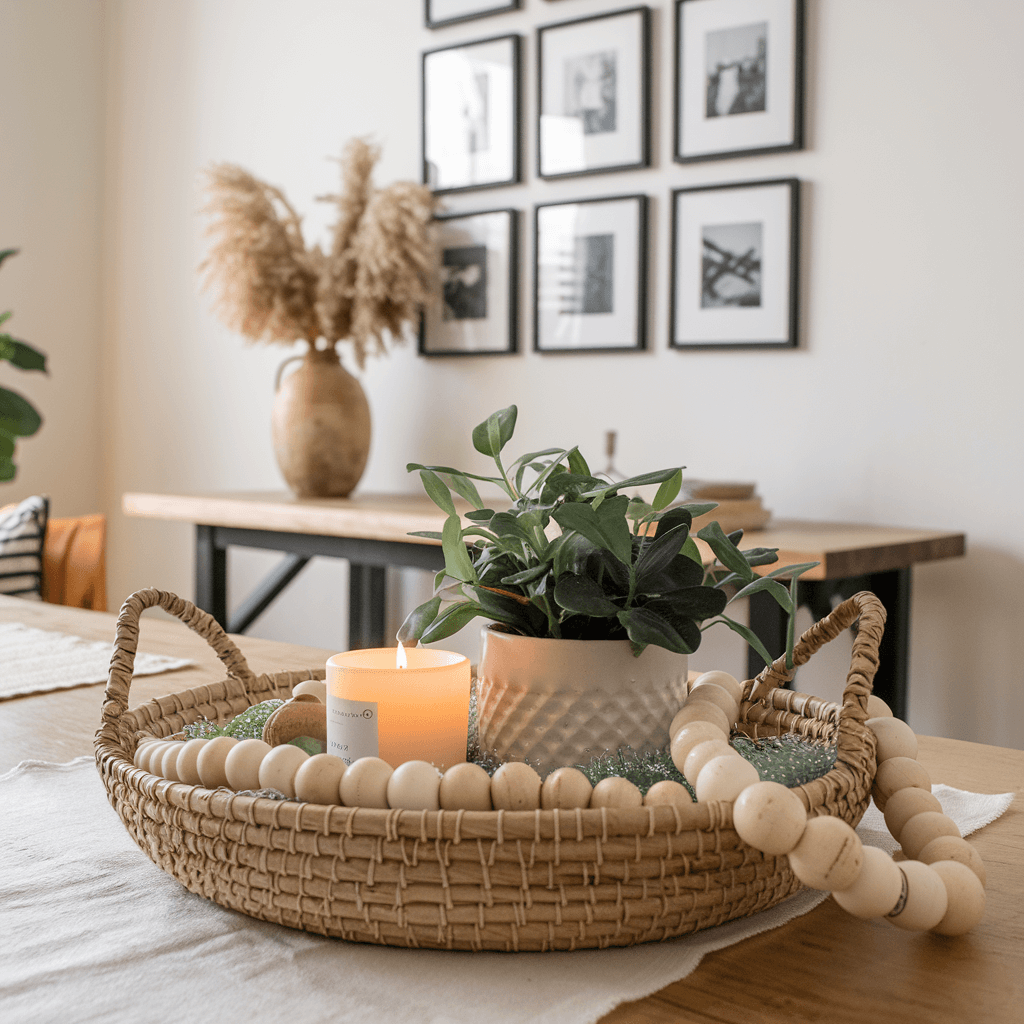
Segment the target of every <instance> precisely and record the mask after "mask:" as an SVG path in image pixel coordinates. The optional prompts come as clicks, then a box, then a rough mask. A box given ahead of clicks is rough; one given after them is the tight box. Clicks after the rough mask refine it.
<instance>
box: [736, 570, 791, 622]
mask: <svg viewBox="0 0 1024 1024" xmlns="http://www.w3.org/2000/svg"><path fill="white" fill-rule="evenodd" d="M765 590H767V591H768V592H769V593H770V594H771V595H772V597H773V598H775V601H776V603H777V604H778V605H779V607H781V608H782V609H783V610H784V611H786V612H787V613H788V614H790V615H792V614H793V602H792V600H790V597H789V591H788V590H787V589H786V588H785V587H784V586H783V585H782V584H781V583H779V581H778V580H773V579H771V577H769V576H758V577H757V579H756V580H754V582H753V583H748V584H747V585H746V586H745V587H743V588H742V589H741V590H738V591H736V593H735V594H734V595H733V598H732V600H733V601H738V600H739V599H740V598H741V597H750V595H751V594H760V593H762V592H763V591H765ZM731 603H732V602H730V604H731Z"/></svg>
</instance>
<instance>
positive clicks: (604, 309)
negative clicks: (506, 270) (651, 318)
mask: <svg viewBox="0 0 1024 1024" xmlns="http://www.w3.org/2000/svg"><path fill="white" fill-rule="evenodd" d="M648 216H649V200H648V197H647V196H646V195H642V194H637V195H615V196H598V197H594V198H588V199H576V200H568V201H562V202H553V203H538V204H537V205H536V206H535V207H534V221H533V348H534V350H535V351H536V352H543V353H556V352H557V353H595V352H637V351H641V350H643V349H645V348H646V347H647V262H648V251H647V239H648Z"/></svg>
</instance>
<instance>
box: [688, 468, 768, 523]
mask: <svg viewBox="0 0 1024 1024" xmlns="http://www.w3.org/2000/svg"><path fill="white" fill-rule="evenodd" d="M680 498H681V499H682V500H683V501H684V502H708V501H715V502H717V503H718V508H716V509H713V510H712V511H711V512H708V513H706V514H705V515H702V516H699V517H698V518H697V519H694V521H693V532H694V533H696V532H697V531H698V530H700V529H702V528H703V527H704V526H706V525H707V524H708V523H711V522H717V523H718V524H719V525H720V526H721V527H722V529H723V530H724V531H725V532H726V533H732V532H733V530H760V529H762V528H763V527H764V526H765V524H766V523H767V522H768V520H769V519H771V515H772V514H771V512H770V511H769V510H768V509H766V508H765V507H764V505H763V504H762V503H761V498H760V496H759V495H758V494H757V486H756V485H755V484H748V483H734V482H729V481H715V480H687V481H684V482H683V490H682V492H681V494H680Z"/></svg>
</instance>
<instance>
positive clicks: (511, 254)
mask: <svg viewBox="0 0 1024 1024" xmlns="http://www.w3.org/2000/svg"><path fill="white" fill-rule="evenodd" d="M434 219H435V222H436V224H437V228H438V238H437V243H438V250H439V253H440V264H441V295H440V297H439V300H438V302H436V303H434V304H432V305H431V306H429V307H428V308H427V309H426V310H425V311H424V313H423V316H422V317H421V318H420V332H419V346H418V347H419V352H420V354H421V355H424V356H481V355H508V354H510V353H513V352H516V351H518V348H519V221H520V214H519V211H518V210H514V209H508V208H503V209H497V210H478V211H475V212H472V213H445V214H438V215H437V216H436V217H435V218H434Z"/></svg>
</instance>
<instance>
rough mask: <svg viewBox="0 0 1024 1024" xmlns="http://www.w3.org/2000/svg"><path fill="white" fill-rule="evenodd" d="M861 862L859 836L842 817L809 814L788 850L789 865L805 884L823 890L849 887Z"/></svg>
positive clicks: (862, 858)
mask: <svg viewBox="0 0 1024 1024" xmlns="http://www.w3.org/2000/svg"><path fill="white" fill-rule="evenodd" d="M863 863H864V847H863V845H862V844H861V841H860V837H859V836H858V835H857V833H856V832H854V830H853V829H852V828H850V826H849V825H847V824H846V822H845V821H843V819H842V818H830V817H828V816H823V817H820V818H811V819H810V820H809V821H808V822H807V825H806V827H805V828H804V834H803V835H802V836H801V837H800V842H798V843H797V844H796V846H795V847H794V848H793V849H792V850H791V851H790V854H789V866H790V867H791V868H792V869H793V874H794V875H796V877H797V878H799V879H800V881H801V882H803V883H804V885H807V886H810V887H811V888H812V889H824V890H826V891H829V890H836V889H848V888H849V887H850V886H851V885H853V883H854V882H855V881H856V880H857V875H858V874H859V873H860V869H861V865H862V864H863Z"/></svg>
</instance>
